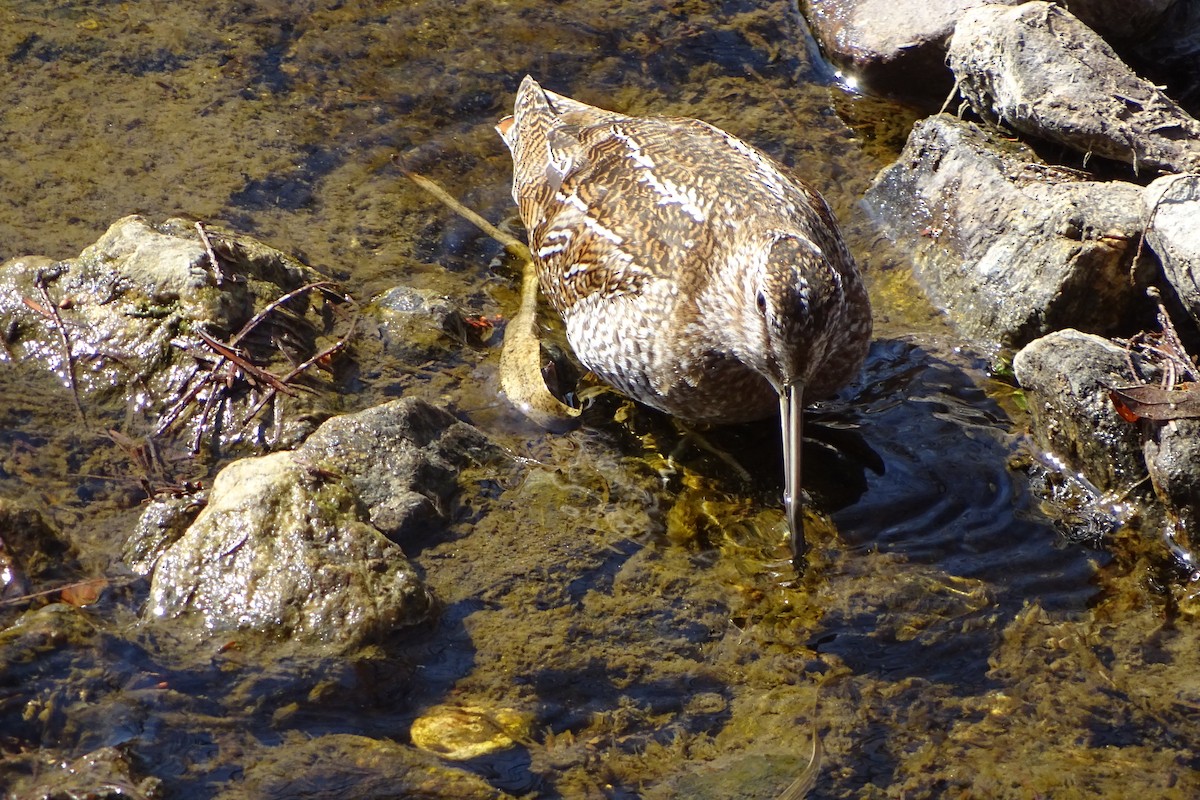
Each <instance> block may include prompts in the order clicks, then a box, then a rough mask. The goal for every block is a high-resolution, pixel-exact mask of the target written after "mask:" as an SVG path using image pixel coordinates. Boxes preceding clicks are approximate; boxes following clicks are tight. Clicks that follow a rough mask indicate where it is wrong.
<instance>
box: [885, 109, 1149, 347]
mask: <svg viewBox="0 0 1200 800" xmlns="http://www.w3.org/2000/svg"><path fill="white" fill-rule="evenodd" d="M1085 178H1086V176H1084V175H1083V174H1082V173H1078V172H1075V171H1072V170H1066V169H1060V168H1056V167H1051V166H1048V165H1046V164H1044V163H1043V162H1041V160H1040V159H1038V158H1037V156H1036V155H1035V154H1034V153H1033V152H1032V151H1031V150H1030V149H1029V148H1027V147H1025V146H1023V145H1020V144H1017V143H1014V142H1011V141H1008V140H1005V139H1003V138H1001V137H1000V136H998V135H997V134H995V133H993V132H989V131H985V130H983V129H982V128H980V127H979V126H977V125H974V124H972V123H969V122H964V121H962V120H959V119H956V118H955V117H952V116H949V115H946V114H939V115H937V116H934V117H930V118H929V119H926V120H923V121H921V122H919V123H918V124H917V125H916V126H915V127H914V128H913V131H912V134H911V135H910V136H909V139H908V142H907V144H906V145H905V147H904V150H903V152H902V153H901V154H900V158H899V159H898V160H897V161H896V162H895V163H894V164H892V165H891V166H889V167H887V168H885V169H884V170H882V171H881V172H880V173H879V175H878V176H876V178H875V181H874V183H873V184H872V186H871V187H870V189H869V190H868V192H867V196H866V202H867V205H868V206H869V207H870V208H871V209H872V210H873V211H874V213H875V214H876V215H877V217H878V219H879V221H880V222H881V223H882V224H883V225H884V227H885V229H886V230H887V232H888V234H889V236H890V237H891V238H893V239H894V240H896V241H897V242H898V243H899V244H901V245H902V246H909V247H911V248H912V249H913V258H914V266H915V268H916V273H917V276H918V279H919V280H920V281H921V283H922V285H923V286H924V288H925V289H926V291H927V292H928V293H929V295H930V297H931V299H932V300H933V301H934V303H935V304H937V305H938V306H940V307H941V308H942V309H944V310H945V311H946V312H947V313H948V314H949V315H950V317H951V319H952V320H953V322H954V324H955V325H956V326H957V327H958V328H959V329H960V330H961V331H962V332H963V333H964V334H966V335H967V336H969V337H971V338H972V339H975V340H976V341H978V342H979V343H982V344H1000V345H1004V346H1012V347H1018V346H1021V345H1023V344H1025V343H1027V342H1029V341H1031V340H1032V339H1034V338H1036V337H1038V336H1040V335H1043V334H1045V333H1048V332H1049V331H1052V330H1055V329H1058V328H1064V327H1075V328H1081V329H1085V330H1089V331H1094V332H1107V331H1109V330H1112V329H1113V328H1114V327H1115V326H1117V325H1119V324H1120V323H1121V322H1122V319H1123V317H1125V316H1126V314H1127V312H1129V310H1130V309H1132V308H1133V307H1134V303H1135V300H1134V290H1133V289H1132V288H1131V287H1130V280H1129V275H1130V268H1131V264H1132V263H1133V260H1134V257H1135V253H1136V249H1137V239H1138V236H1139V235H1140V232H1141V223H1142V221H1141V192H1142V189H1141V187H1138V186H1135V185H1133V184H1128V183H1122V182H1116V181H1114V182H1107V183H1099V182H1095V181H1090V180H1086V179H1085Z"/></svg>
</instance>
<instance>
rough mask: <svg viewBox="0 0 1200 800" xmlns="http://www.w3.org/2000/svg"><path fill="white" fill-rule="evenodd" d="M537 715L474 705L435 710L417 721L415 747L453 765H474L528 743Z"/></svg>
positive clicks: (429, 710) (444, 707)
mask: <svg viewBox="0 0 1200 800" xmlns="http://www.w3.org/2000/svg"><path fill="white" fill-rule="evenodd" d="M532 725H533V715H532V714H528V713H525V712H521V711H518V710H516V709H513V708H504V707H497V708H486V707H484V706H478V705H472V704H462V703H460V704H455V705H443V706H435V707H433V708H430V709H428V710H427V711H426V712H425V713H424V714H422V715H421V716H419V717H417V719H415V720H413V724H412V728H411V729H410V731H409V735H410V736H411V737H412V741H413V744H415V745H416V746H417V747H419V748H421V749H422V750H425V751H427V752H430V753H433V754H434V755H437V756H440V757H441V758H445V759H447V760H449V761H470V760H471V759H473V758H479V757H480V756H485V755H488V754H490V753H495V752H497V751H500V750H507V749H509V748H510V747H515V746H516V744H517V742H519V741H528V739H529V737H530V736H531V735H532Z"/></svg>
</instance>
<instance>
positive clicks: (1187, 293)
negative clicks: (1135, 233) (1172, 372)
mask: <svg viewBox="0 0 1200 800" xmlns="http://www.w3.org/2000/svg"><path fill="white" fill-rule="evenodd" d="M1145 203H1146V223H1145V224H1146V244H1148V245H1149V246H1150V249H1152V250H1153V251H1154V252H1155V253H1156V254H1157V255H1158V258H1159V261H1161V262H1162V269H1163V275H1164V276H1165V277H1166V279H1167V281H1168V282H1169V283H1170V284H1171V286H1172V288H1174V289H1175V294H1176V296H1177V297H1178V298H1179V300H1180V302H1181V303H1182V304H1183V307H1184V308H1185V309H1187V312H1188V313H1189V314H1190V315H1191V316H1192V319H1193V320H1195V321H1196V322H1197V323H1198V324H1200V225H1198V224H1197V221H1198V220H1200V175H1164V176H1163V177H1161V178H1159V179H1158V180H1156V181H1154V182H1153V183H1151V184H1150V185H1149V186H1148V187H1146V193H1145Z"/></svg>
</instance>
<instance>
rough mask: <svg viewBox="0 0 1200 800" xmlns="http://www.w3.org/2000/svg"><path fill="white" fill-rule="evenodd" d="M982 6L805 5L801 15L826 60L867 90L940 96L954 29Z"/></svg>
mask: <svg viewBox="0 0 1200 800" xmlns="http://www.w3.org/2000/svg"><path fill="white" fill-rule="evenodd" d="M988 1H989V0H924V1H922V0H899V2H897V1H896V0H808V2H807V3H805V5H806V6H807V7H806V9H805V15H806V17H807V19H808V23H809V26H810V27H811V29H812V33H813V36H814V38H816V40H817V41H818V42H819V43H820V44H821V48H822V50H824V51H825V53H826V55H828V57H829V58H830V60H832V61H833V62H834V63H836V64H838V65H839V66H841V67H842V68H843V69H845V70H846V71H848V72H850V73H852V74H854V75H855V76H856V77H858V78H859V79H860V80H862V81H863V82H864V83H866V84H867V85H869V86H871V87H873V88H876V89H880V90H884V91H893V92H899V93H901V94H907V95H917V96H942V97H944V96H945V95H946V93H947V92H948V91H949V90H950V87H951V85H952V83H953V81H952V79H951V76H950V74H949V73H948V72H947V70H946V63H945V58H946V42H947V40H948V39H949V37H950V34H951V33H953V31H954V24H955V22H956V21H957V20H958V17H959V16H960V15H962V13H963V12H964V11H966V10H967V9H968V8H971V7H973V6H977V5H979V4H980V3H985V2H988ZM992 1H993V2H996V1H1000V2H1004V3H1005V4H1007V3H1011V2H1019V0H992Z"/></svg>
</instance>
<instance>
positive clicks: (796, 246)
mask: <svg viewBox="0 0 1200 800" xmlns="http://www.w3.org/2000/svg"><path fill="white" fill-rule="evenodd" d="M755 255H756V257H755V258H754V259H753V261H754V264H755V266H756V268H755V269H753V270H751V271H750V273H751V275H750V277H749V280H748V281H747V283H746V285H745V286H744V291H746V292H747V293H748V294H749V297H747V298H745V299H746V306H745V307H747V308H751V309H754V313H753V314H750V315H748V316H749V317H750V319H749V320H746V321H745V328H744V329H743V330H744V331H745V333H747V334H748V335H749V337H750V338H751V340H752V341H755V342H756V344H757V346H755V347H751V348H749V350H750V353H749V354H748V357H747V358H746V363H747V364H748V366H751V367H753V368H754V369H755V370H756V371H758V372H759V374H761V375H762V376H763V377H764V378H766V379H767V381H768V382H770V384H771V385H772V386H773V387H774V388H775V391H776V392H778V393H779V413H780V424H781V431H782V436H783V466H784V505H785V508H786V510H787V521H788V528H789V530H790V532H791V537H792V547H793V551H794V552H795V553H796V554H797V555H799V554H801V553H802V552H803V549H804V546H805V544H804V534H803V530H802V528H801V520H800V443H801V439H802V436H801V421H802V419H801V412H802V411H803V408H804V398H805V394H804V392H805V388H806V386H807V384H808V382H809V379H810V378H811V377H812V376H813V374H814V373H815V372H816V370H818V369H819V368H820V367H821V365H822V363H823V362H824V360H825V357H826V353H827V351H828V348H829V343H830V339H831V335H832V333H833V331H834V330H835V328H836V326H837V325H838V324H839V322H840V319H839V317H840V308H841V307H842V305H843V303H844V289H843V286H842V277H841V273H839V272H838V271H837V269H835V267H834V266H833V264H831V263H830V261H829V258H827V257H826V255H825V253H824V252H822V250H821V249H820V248H819V247H818V246H817V245H816V244H814V243H813V242H812V241H811V240H809V239H808V238H806V237H804V236H801V235H797V234H792V233H773V234H771V235H770V236H769V237H767V240H766V242H765V243H764V244H763V245H761V246H760V249H759V250H758V252H757V253H756V254H755Z"/></svg>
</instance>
